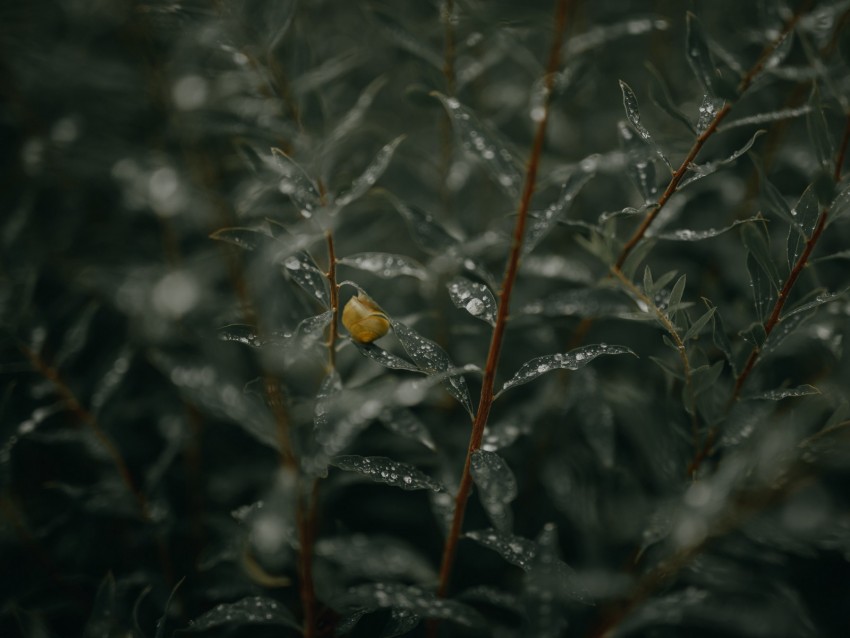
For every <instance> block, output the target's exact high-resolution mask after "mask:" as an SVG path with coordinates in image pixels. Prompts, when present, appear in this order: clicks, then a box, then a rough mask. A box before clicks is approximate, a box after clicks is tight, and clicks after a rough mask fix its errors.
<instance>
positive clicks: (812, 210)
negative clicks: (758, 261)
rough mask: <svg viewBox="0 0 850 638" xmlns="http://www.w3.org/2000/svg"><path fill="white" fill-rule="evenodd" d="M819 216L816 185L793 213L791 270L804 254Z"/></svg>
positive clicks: (789, 242)
mask: <svg viewBox="0 0 850 638" xmlns="http://www.w3.org/2000/svg"><path fill="white" fill-rule="evenodd" d="M819 214H820V209H819V206H818V198H817V195H815V189H814V185H811V186H809V187H808V188H807V189H806V190H805V191H804V192H803V195H802V196H801V197H800V199H799V201H798V202H797V205H796V206H795V207H794V209H793V210H792V211H791V216H792V217H793V218H794V221H795V224H792V225H791V228H790V229H789V231H788V267H789V268H793V267H794V264H796V263H797V260H798V259H799V258H800V255H802V254H803V250H804V249H805V247H806V242H807V241H808V240H809V238H810V237H811V236H812V233H813V232H814V230H815V226H816V225H817V222H818V216H819Z"/></svg>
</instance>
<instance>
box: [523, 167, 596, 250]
mask: <svg viewBox="0 0 850 638" xmlns="http://www.w3.org/2000/svg"><path fill="white" fill-rule="evenodd" d="M592 177H593V173H588V172H585V171H581V170H579V171H575V172H573V173H571V174H570V176H569V177H568V178H567V181H566V182H565V183H564V186H563V188H561V193H560V195H558V199H557V200H555V201H554V202H552V204H551V205H550V206H549V207H548V208H546V210H544V211H541V212H533V213H531V214H530V216H529V220H528V226H527V227H526V230H525V237H524V238H523V254H528V253H530V252H531V251H532V250H534V247H535V246H537V244H539V243H540V241H541V240H542V239H543V238H544V237H545V236H546V235H547V234H548V233H549V231H551V230H552V228H553V227H554V226H555V225H556V224H557V223H558V221H559V220H560V219H561V218H562V217H563V216H564V214H565V213H566V212H567V210H569V208H570V204H572V202H573V200H574V199H575V197H576V195H578V193H579V191H581V189H582V187H583V186H584V185H585V184H587V182H588V181H590V179H591V178H592Z"/></svg>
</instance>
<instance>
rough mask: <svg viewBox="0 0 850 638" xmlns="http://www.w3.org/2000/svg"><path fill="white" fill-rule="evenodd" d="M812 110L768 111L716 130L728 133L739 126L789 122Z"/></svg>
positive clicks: (729, 123) (809, 108) (726, 124)
mask: <svg viewBox="0 0 850 638" xmlns="http://www.w3.org/2000/svg"><path fill="white" fill-rule="evenodd" d="M811 110H812V107H811V106H808V105H806V106H798V107H795V108H788V109H780V110H778V111H770V112H768V113H758V114H756V115H749V116H747V117H740V118H738V119H735V120H731V121H729V122H726V123H725V124H723V125H722V126H720V127H719V128H718V131H728V130H729V129H733V128H737V127H739V126H754V125H760V124H769V123H771V122H779V121H781V120H790V119H793V118H795V117H800V116H801V115H805V114H806V113H809V112H810V111H811Z"/></svg>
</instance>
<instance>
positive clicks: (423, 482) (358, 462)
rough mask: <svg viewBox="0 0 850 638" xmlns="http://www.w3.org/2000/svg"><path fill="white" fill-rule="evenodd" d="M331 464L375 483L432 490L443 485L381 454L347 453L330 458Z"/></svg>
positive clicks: (439, 489)
mask: <svg viewBox="0 0 850 638" xmlns="http://www.w3.org/2000/svg"><path fill="white" fill-rule="evenodd" d="M331 465H333V466H334V467H337V468H339V469H341V470H346V471H348V472H356V473H357V474H362V475H363V476H366V477H368V478H370V479H372V480H373V481H375V482H376V483H386V484H387V485H391V486H393V487H400V488H401V489H403V490H434V491H435V492H439V491H441V490H443V489H444V488H443V486H442V485H440V483H439V482H437V481H435V480H434V479H432V478H431V477H430V476H428V475H427V474H424V473H423V472H420V471H419V470H417V469H416V468H415V467H413V466H412V465H409V464H408V463H401V462H399V461H394V460H392V459H388V458H386V457H383V456H357V455H355V454H349V455H345V456H336V457H334V458H333V459H331Z"/></svg>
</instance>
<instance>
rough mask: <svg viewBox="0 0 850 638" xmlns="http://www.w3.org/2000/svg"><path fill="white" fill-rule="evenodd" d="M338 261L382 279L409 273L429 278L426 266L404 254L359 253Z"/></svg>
mask: <svg viewBox="0 0 850 638" xmlns="http://www.w3.org/2000/svg"><path fill="white" fill-rule="evenodd" d="M337 263H340V264H342V265H344V266H351V267H352V268H357V269H358V270H365V271H366V272H370V273H372V274H374V275H377V276H378V277H380V278H381V279H392V278H393V277H399V276H402V275H407V276H409V277H416V278H417V279H422V280H425V279H427V278H428V271H427V270H425V267H424V266H423V265H422V264H420V263H419V262H418V261H416V260H415V259H411V258H410V257H406V256H404V255H393V254H390V253H357V254H355V255H349V256H348V257H343V258H342V259H339V260H338V261H337Z"/></svg>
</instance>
